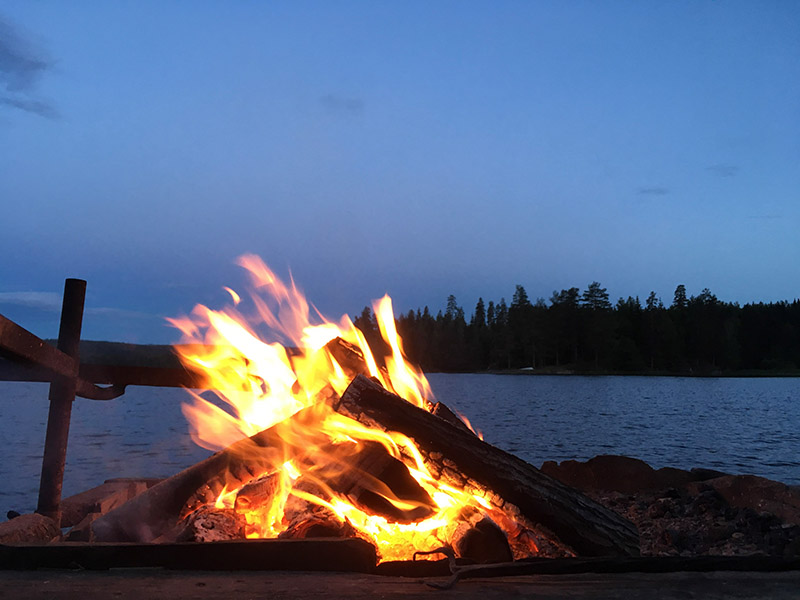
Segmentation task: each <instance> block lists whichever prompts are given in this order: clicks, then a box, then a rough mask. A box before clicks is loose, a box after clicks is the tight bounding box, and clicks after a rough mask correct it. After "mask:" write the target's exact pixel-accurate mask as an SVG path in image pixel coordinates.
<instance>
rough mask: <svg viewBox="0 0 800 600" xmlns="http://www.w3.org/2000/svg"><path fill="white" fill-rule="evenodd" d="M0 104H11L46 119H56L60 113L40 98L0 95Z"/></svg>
mask: <svg viewBox="0 0 800 600" xmlns="http://www.w3.org/2000/svg"><path fill="white" fill-rule="evenodd" d="M0 104H5V105H6V106H13V107H14V108H19V109H20V110H24V111H26V112H29V113H33V114H35V115H39V116H40V117H45V118H46V119H58V118H59V117H60V116H61V115H60V114H59V113H58V111H57V110H56V109H55V108H54V107H53V105H52V104H50V103H49V102H43V101H42V100H30V99H22V98H11V97H8V96H3V97H0Z"/></svg>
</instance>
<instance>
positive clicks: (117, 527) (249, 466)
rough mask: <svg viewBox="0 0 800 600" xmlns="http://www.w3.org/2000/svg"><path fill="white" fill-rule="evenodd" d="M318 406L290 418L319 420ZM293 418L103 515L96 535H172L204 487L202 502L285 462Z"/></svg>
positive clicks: (144, 538)
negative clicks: (229, 485) (286, 436)
mask: <svg viewBox="0 0 800 600" xmlns="http://www.w3.org/2000/svg"><path fill="white" fill-rule="evenodd" d="M313 410H314V407H313V406H312V407H309V408H306V409H303V410H301V411H300V412H298V413H296V414H295V415H293V416H292V417H290V419H291V420H297V421H299V422H302V421H303V420H305V419H309V418H313ZM287 421H288V420H287ZM287 421H283V422H282V423H279V424H277V425H275V426H273V427H270V428H269V429H265V430H264V431H262V432H260V433H257V434H255V435H253V436H251V437H249V438H245V439H243V440H240V441H238V442H236V443H235V444H232V445H231V446H229V447H228V448H226V449H224V450H220V451H219V452H217V453H215V454H213V455H211V456H209V457H208V458H206V459H205V460H202V461H200V462H199V463H196V464H194V465H192V466H191V467H188V468H186V469H184V470H183V471H181V472H180V473H177V474H176V475H173V476H172V477H169V478H168V479H165V480H164V481H162V482H161V483H159V484H157V485H154V486H153V487H151V488H150V489H148V490H147V491H145V492H143V493H141V494H139V495H138V496H136V497H135V498H133V499H132V500H130V501H128V502H126V503H125V504H123V505H122V506H120V507H119V508H116V509H114V510H112V511H111V512H109V513H108V514H106V515H104V516H102V517H100V518H99V519H97V520H96V521H95V522H94V523H92V532H93V534H94V539H95V540H97V541H100V542H151V541H153V540H156V539H159V538H162V539H163V538H164V536H166V537H167V538H169V536H170V535H172V534H173V533H174V528H175V524H176V523H177V521H178V520H179V519H180V518H181V517H182V516H183V515H184V512H185V509H186V507H187V503H189V502H190V500H192V499H193V498H197V495H198V492H199V491H200V492H201V493H202V491H203V490H205V491H206V492H208V497H207V498H202V499H200V501H199V502H198V505H199V504H202V503H203V501H209V502H211V501H213V500H214V499H215V498H216V497H217V495H218V494H219V493H220V492H221V491H222V489H223V487H224V486H225V485H226V484H227V483H233V484H235V485H234V486H232V487H238V486H240V485H242V484H245V483H247V482H249V481H251V480H252V479H254V478H256V477H260V476H261V475H262V474H263V473H264V472H266V471H267V470H268V469H269V468H270V467H271V466H273V465H276V464H281V463H282V462H283V456H284V454H283V452H282V450H281V448H282V447H286V446H287V442H286V441H285V440H284V439H283V438H282V437H281V431H282V428H283V427H284V426H286V424H287ZM298 452H299V450H298ZM189 508H190V509H191V508H195V507H189Z"/></svg>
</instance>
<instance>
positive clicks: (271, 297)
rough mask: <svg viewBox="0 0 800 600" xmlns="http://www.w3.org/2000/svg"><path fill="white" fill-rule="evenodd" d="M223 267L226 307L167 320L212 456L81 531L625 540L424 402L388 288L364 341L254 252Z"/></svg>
mask: <svg viewBox="0 0 800 600" xmlns="http://www.w3.org/2000/svg"><path fill="white" fill-rule="evenodd" d="M239 264H240V265H241V266H242V267H244V268H245V269H246V271H247V273H248V275H249V278H250V281H251V284H252V291H251V293H250V294H249V297H247V298H245V300H242V299H241V297H240V295H239V294H238V293H237V292H235V291H233V290H231V289H228V288H226V289H227V291H228V292H229V294H230V296H231V305H230V306H228V307H226V308H223V309H221V310H212V309H210V308H208V307H205V306H202V305H198V306H197V307H195V309H194V310H193V311H192V313H191V315H189V316H188V317H185V318H180V319H174V320H171V322H172V324H173V325H174V326H176V327H177V328H178V329H179V330H180V331H181V332H182V334H183V339H182V340H181V344H179V345H177V346H176V350H177V352H178V354H179V356H180V358H181V361H182V362H183V364H184V366H185V367H186V368H187V369H188V370H191V371H193V372H196V373H198V374H199V375H201V376H202V377H203V379H204V381H205V387H206V388H207V390H206V391H204V392H202V393H198V392H196V391H190V394H191V401H190V402H188V403H187V404H186V405H185V406H184V414H185V415H186V417H187V419H188V421H189V424H190V429H191V434H192V437H193V439H194V440H195V441H196V443H198V444H200V445H201V446H203V447H205V448H208V449H211V450H215V451H216V453H215V454H214V455H212V456H211V457H210V458H208V459H206V460H205V461H202V462H201V463H198V464H197V465H194V466H192V467H190V468H188V469H186V470H185V471H183V472H181V473H179V474H177V475H175V476H173V477H171V478H169V479H167V480H165V481H163V482H162V483H160V484H158V485H156V486H154V487H152V488H150V489H149V490H147V491H146V492H144V493H142V494H140V495H138V496H137V497H135V498H134V499H132V500H130V501H129V502H127V503H126V504H124V505H123V506H121V507H119V508H117V509H115V510H113V511H111V512H109V513H108V514H106V515H104V516H102V517H100V518H99V519H97V520H96V521H95V522H94V523H93V524H92V531H93V535H94V539H95V540H97V541H136V542H153V541H155V542H159V541H160V542H164V541H176V540H177V541H204V540H209V541H215V540H222V539H238V538H245V537H246V538H279V539H296V538H316V537H344V538H346V537H357V538H361V539H362V540H366V541H368V542H369V543H370V544H372V545H373V546H374V547H375V548H376V550H377V554H378V556H379V559H380V560H381V561H391V560H411V559H415V558H417V557H425V556H434V557H436V558H440V556H438V555H436V554H435V552H436V551H438V550H440V549H442V548H447V549H448V550H449V551H450V552H452V553H454V554H455V555H456V556H459V557H463V558H466V559H470V560H473V561H478V562H503V561H510V560H512V559H520V558H527V557H533V556H549V557H555V556H574V555H601V554H605V555H608V554H615V555H626V554H636V553H638V547H637V543H638V540H637V535H636V531H635V528H633V527H632V526H631V524H630V523H628V522H627V521H625V520H624V519H622V518H621V517H619V516H617V515H616V514H615V513H613V512H611V511H608V510H606V509H604V508H603V507H602V506H600V505H598V504H596V503H594V502H592V501H591V500H589V499H588V498H586V497H585V496H583V495H582V494H580V493H578V492H577V491H575V490H572V489H570V488H567V487H566V486H563V485H561V484H559V483H558V482H556V481H555V480H552V479H550V478H549V477H546V476H545V475H543V474H542V473H540V472H539V471H538V470H537V469H535V468H534V467H532V466H530V465H528V464H527V463H525V462H524V461H522V460H520V459H518V458H516V457H514V456H512V455H510V454H507V453H505V452H503V451H502V450H499V449H497V448H495V447H493V446H491V445H489V444H487V443H486V442H484V441H483V440H482V439H481V436H480V435H479V434H478V433H476V432H475V431H474V430H473V429H472V427H471V426H470V424H469V421H468V420H467V419H466V418H463V417H460V416H458V415H457V414H456V413H454V412H453V411H451V410H450V409H448V408H447V407H446V406H445V405H443V404H442V403H440V402H437V401H436V399H435V398H434V396H433V394H432V392H431V389H430V386H429V385H428V382H427V380H426V379H425V376H424V375H423V374H422V373H421V372H420V371H419V370H417V369H415V368H414V367H413V366H411V365H410V364H409V362H408V360H407V359H406V356H405V355H404V352H403V345H402V341H401V339H400V337H399V336H398V334H397V331H396V328H395V320H394V314H393V310H392V303H391V299H390V298H389V297H388V296H385V297H384V298H382V299H381V300H379V301H377V302H376V303H375V304H374V310H375V315H376V318H377V321H378V326H379V330H380V335H381V338H382V344H380V347H373V348H371V347H370V345H369V344H368V343H367V340H366V338H365V336H364V333H363V332H362V331H360V330H359V329H358V328H357V327H356V326H355V325H354V324H353V322H352V321H351V320H350V319H349V318H348V317H343V318H342V319H341V320H340V321H339V322H338V323H337V322H332V321H329V320H326V319H325V318H323V317H322V315H321V314H320V313H319V312H318V311H316V309H314V308H313V306H312V305H310V304H309V303H308V301H307V300H306V299H305V297H304V296H303V295H302V294H301V293H300V291H299V290H298V289H297V287H296V286H295V284H294V282H293V281H291V282H289V283H288V284H287V283H285V282H283V281H281V280H280V279H279V278H278V277H277V276H276V275H275V273H274V272H273V271H271V270H270V269H269V268H268V267H267V266H266V265H265V264H264V263H263V262H262V261H261V260H260V259H259V258H258V257H255V256H244V257H241V258H240V259H239ZM245 307H248V308H247V310H246V309H245ZM373 345H375V346H377V345H376V344H373Z"/></svg>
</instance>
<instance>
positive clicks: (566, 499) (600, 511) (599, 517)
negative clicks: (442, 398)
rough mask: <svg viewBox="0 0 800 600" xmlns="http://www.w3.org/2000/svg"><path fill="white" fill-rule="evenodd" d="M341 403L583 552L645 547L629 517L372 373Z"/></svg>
mask: <svg viewBox="0 0 800 600" xmlns="http://www.w3.org/2000/svg"><path fill="white" fill-rule="evenodd" d="M334 409H335V410H336V411H337V412H339V413H341V414H343V415H346V416H349V417H351V418H353V419H356V420H358V421H360V422H362V423H364V424H366V425H369V426H378V427H380V428H381V429H384V430H391V431H397V432H400V433H403V434H405V435H407V436H409V437H410V438H412V439H413V440H414V441H415V442H416V444H417V445H418V446H419V448H420V450H421V451H422V452H423V454H424V455H425V456H426V457H427V459H428V460H429V461H430V463H431V464H432V465H434V466H436V465H438V467H440V468H441V475H442V477H444V478H445V479H451V480H453V481H454V482H455V483H457V484H463V483H466V484H467V485H472V486H476V487H478V488H480V487H482V488H485V489H488V490H489V491H490V494H489V499H490V501H492V502H494V503H496V504H498V505H499V506H503V503H504V502H506V503H511V504H512V505H514V506H515V507H516V508H517V509H518V510H519V511H520V512H521V514H522V515H523V516H524V517H525V518H526V519H528V520H529V521H531V522H532V523H533V524H534V525H535V526H536V527H537V529H539V530H540V531H542V532H543V533H545V534H546V535H549V536H550V537H552V538H553V539H554V540H556V541H558V542H560V543H561V544H564V545H566V546H568V547H569V548H570V549H571V550H572V551H573V552H574V553H575V554H576V555H579V556H637V555H638V554H639V535H638V532H637V530H636V527H635V526H634V525H633V524H632V523H631V522H630V521H628V520H626V519H624V518H623V517H621V516H620V515H618V514H616V513H614V512H612V511H610V510H608V509H606V508H605V507H603V506H601V505H599V504H597V503H596V502H594V501H592V500H590V499H589V498H587V497H586V496H584V495H583V494H582V493H580V492H578V491H577V490H574V489H572V488H569V487H567V486H565V485H563V484H561V483H559V482H558V481H556V480H555V479H552V478H550V477H548V476H547V475H544V474H543V473H542V472H541V471H539V470H538V469H537V468H535V467H533V466H532V465H530V464H528V463H526V462H525V461H523V460H522V459H520V458H517V457H516V456H513V455H511V454H509V453H507V452H505V451H503V450H500V449H499V448H496V447H494V446H492V445H490V444H488V443H486V442H484V441H482V440H480V439H478V438H477V437H476V436H475V435H473V434H471V433H470V432H467V431H465V430H464V429H461V428H458V427H454V426H453V425H451V424H450V423H448V422H447V421H444V420H443V419H440V418H438V417H436V416H435V415H433V414H431V413H429V412H427V411H424V410H422V409H419V408H417V407H416V406H414V405H412V404H410V403H409V402H406V401H405V400H403V399H402V398H400V397H398V396H396V395H394V394H392V393H390V392H387V391H386V390H384V389H383V388H382V387H381V386H379V385H377V384H376V383H374V382H372V381H371V380H369V379H367V378H366V377H363V376H358V377H356V378H355V379H354V380H353V382H352V383H351V384H350V386H349V387H348V388H347V390H346V391H345V392H344V394H343V395H342V397H341V398H340V399H339V400H338V401H336V402H334ZM465 480H466V481H465ZM476 484H477V485H476Z"/></svg>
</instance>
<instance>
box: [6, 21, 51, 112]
mask: <svg viewBox="0 0 800 600" xmlns="http://www.w3.org/2000/svg"><path fill="white" fill-rule="evenodd" d="M52 66H53V63H52V61H51V60H50V59H49V58H47V57H46V56H45V54H44V52H43V51H42V50H39V49H36V48H35V47H34V46H33V45H32V44H31V43H30V42H29V41H27V40H25V39H24V38H23V36H22V35H20V34H19V33H18V31H17V28H15V27H14V26H13V25H12V24H11V23H9V22H8V21H6V20H5V19H3V18H2V17H0V105H2V106H9V107H12V108H16V109H19V110H23V111H25V112H29V113H32V114H36V115H39V116H42V117H46V118H49V119H55V118H58V111H57V110H56V109H55V108H54V107H53V106H52V105H51V104H50V103H49V102H47V101H46V100H43V99H42V98H40V97H38V96H37V88H38V85H39V80H40V79H41V78H42V75H44V73H46V72H47V71H49V70H50V69H51V68H52Z"/></svg>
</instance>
